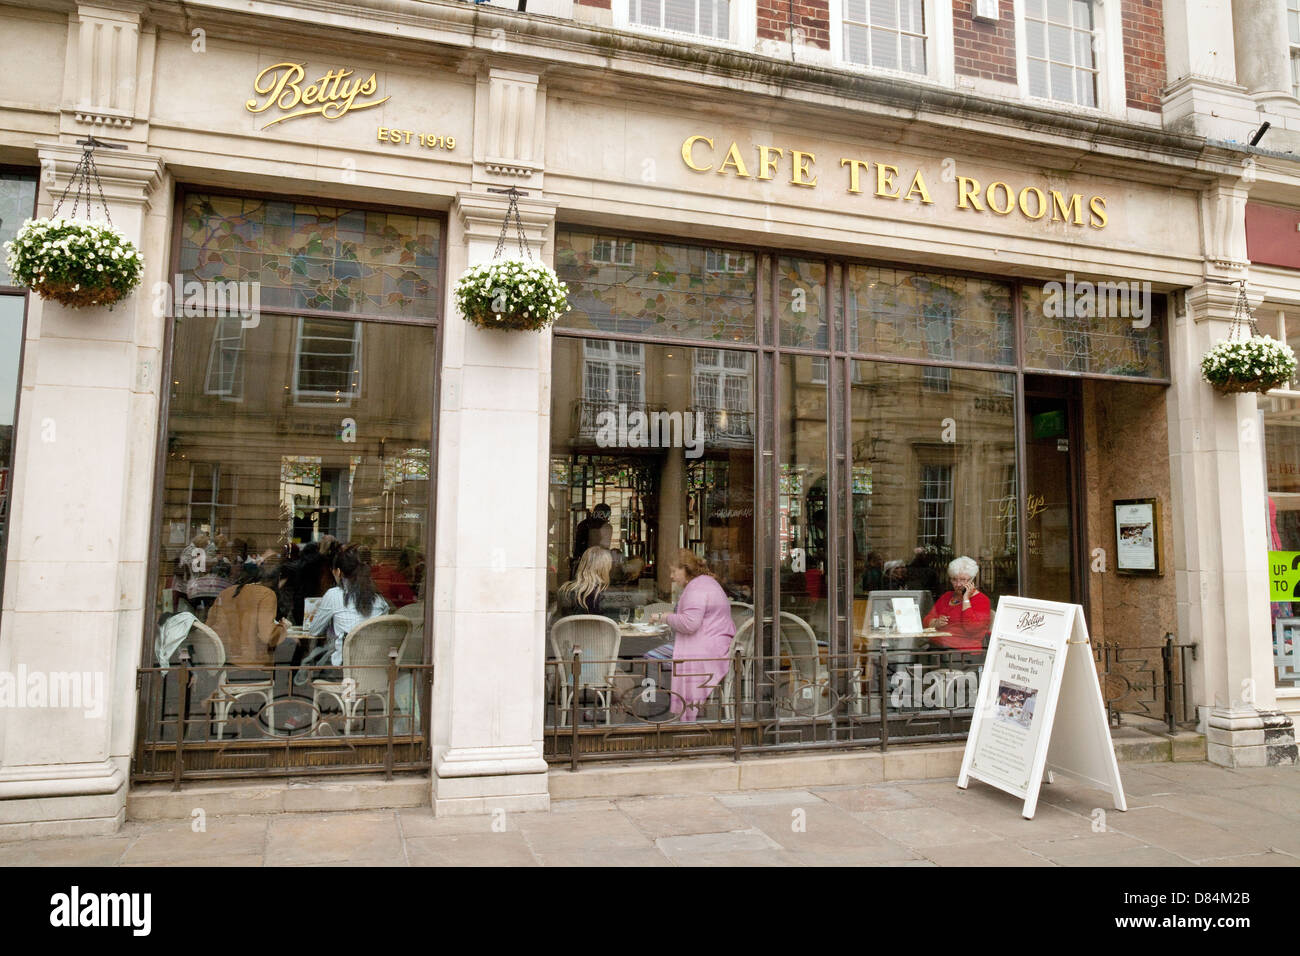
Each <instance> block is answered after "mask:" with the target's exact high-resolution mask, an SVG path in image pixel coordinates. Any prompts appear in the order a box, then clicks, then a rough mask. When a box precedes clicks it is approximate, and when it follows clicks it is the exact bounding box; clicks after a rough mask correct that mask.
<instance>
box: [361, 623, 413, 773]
mask: <svg viewBox="0 0 1300 956" xmlns="http://www.w3.org/2000/svg"><path fill="white" fill-rule="evenodd" d="M396 696H397V648H395V647H390V648H389V649H388V702H387V706H385V707H384V712H385V713H386V714H387V715H388V746H387V747H386V748H385V750H384V779H385V780H392V779H393V705H394V698H395V697H396ZM366 700H367V701H368V700H369V698H367V699H366ZM411 700H412V701H414V700H415V686H414V685H412V687H411ZM366 707H367V703H366V702H362V705H361V733H362V735H363V736H364V735H365V732H366V718H365V713H366ZM412 709H414V705H412ZM412 716H414V715H412Z"/></svg>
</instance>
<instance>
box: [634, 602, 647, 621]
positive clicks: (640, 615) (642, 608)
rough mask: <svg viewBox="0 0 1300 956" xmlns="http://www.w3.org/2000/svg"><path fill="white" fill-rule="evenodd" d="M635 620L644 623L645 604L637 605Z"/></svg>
mask: <svg viewBox="0 0 1300 956" xmlns="http://www.w3.org/2000/svg"><path fill="white" fill-rule="evenodd" d="M636 622H637V623H638V624H643V623H645V605H644V604H643V605H641V606H640V607H638V608H637V609H636Z"/></svg>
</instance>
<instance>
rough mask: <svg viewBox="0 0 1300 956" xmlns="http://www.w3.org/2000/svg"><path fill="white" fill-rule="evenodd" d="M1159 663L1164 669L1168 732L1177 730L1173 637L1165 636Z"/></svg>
mask: <svg viewBox="0 0 1300 956" xmlns="http://www.w3.org/2000/svg"><path fill="white" fill-rule="evenodd" d="M1160 662H1161V663H1162V664H1163V665H1164V669H1165V719H1166V720H1167V721H1168V722H1169V732H1170V733H1171V734H1172V733H1174V732H1175V730H1176V729H1177V728H1176V726H1175V723H1174V636H1173V635H1172V634H1166V635H1165V646H1164V647H1162V648H1160Z"/></svg>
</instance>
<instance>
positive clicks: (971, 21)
mask: <svg viewBox="0 0 1300 956" xmlns="http://www.w3.org/2000/svg"><path fill="white" fill-rule="evenodd" d="M971 7H972V2H971V0H952V46H953V67H954V69H955V71H956V73H957V74H958V75H959V76H979V77H983V78H984V79H986V80H1001V81H1003V82H1006V83H1014V82H1016V21H1015V11H1014V9H1013V6H1012V0H1001V7H1000V9H999V12H1000V13H1001V16H1000V17H999V18H998V22H997V23H987V22H985V21H983V20H976V19H975V18H974V16H973V15H972V12H971Z"/></svg>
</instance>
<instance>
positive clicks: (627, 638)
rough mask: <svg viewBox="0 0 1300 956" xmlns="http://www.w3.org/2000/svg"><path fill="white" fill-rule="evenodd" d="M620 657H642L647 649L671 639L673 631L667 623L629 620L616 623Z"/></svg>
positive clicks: (652, 648) (650, 649)
mask: <svg viewBox="0 0 1300 956" xmlns="http://www.w3.org/2000/svg"><path fill="white" fill-rule="evenodd" d="M618 633H619V637H620V640H619V644H618V656H619V657H620V658H629V657H631V658H636V657H644V656H645V655H646V653H647V652H648V651H652V650H654V649H655V648H656V647H658V646H660V645H661V644H666V643H667V642H668V641H671V640H672V637H673V632H672V628H670V627H669V626H668V625H667V624H650V623H645V622H643V623H636V622H629V623H627V624H619V625H618Z"/></svg>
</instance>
